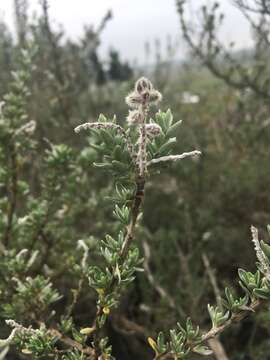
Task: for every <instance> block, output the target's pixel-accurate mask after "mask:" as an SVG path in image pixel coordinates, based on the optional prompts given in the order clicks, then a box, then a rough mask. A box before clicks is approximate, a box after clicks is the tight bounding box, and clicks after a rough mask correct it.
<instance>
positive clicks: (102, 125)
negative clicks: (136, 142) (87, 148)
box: [74, 122, 134, 159]
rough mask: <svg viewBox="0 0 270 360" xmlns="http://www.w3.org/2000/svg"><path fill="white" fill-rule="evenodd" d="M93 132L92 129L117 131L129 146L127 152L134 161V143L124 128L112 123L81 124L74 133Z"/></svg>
mask: <svg viewBox="0 0 270 360" xmlns="http://www.w3.org/2000/svg"><path fill="white" fill-rule="evenodd" d="M89 129H90V130H91V129H115V130H116V131H117V133H118V134H119V135H120V136H122V138H123V140H124V141H125V143H126V146H127V150H128V152H129V155H130V157H131V159H134V150H133V145H132V142H131V140H130V137H129V135H128V134H127V132H126V131H125V129H123V128H122V126H120V125H117V124H115V123H112V122H106V123H103V122H92V123H89V122H87V123H84V124H81V125H79V126H77V127H75V129H74V131H75V133H79V132H80V131H82V130H89Z"/></svg>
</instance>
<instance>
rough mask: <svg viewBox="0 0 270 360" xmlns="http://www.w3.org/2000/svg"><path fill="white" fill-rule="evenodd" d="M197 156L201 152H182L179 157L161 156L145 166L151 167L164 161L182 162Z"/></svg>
mask: <svg viewBox="0 0 270 360" xmlns="http://www.w3.org/2000/svg"><path fill="white" fill-rule="evenodd" d="M197 155H201V152H200V151H198V150H194V151H190V152H184V153H182V154H180V155H169V156H162V157H159V158H157V159H152V160H150V161H148V163H147V165H148V166H149V165H153V164H157V163H160V162H165V161H177V160H182V159H184V158H186V157H189V156H197Z"/></svg>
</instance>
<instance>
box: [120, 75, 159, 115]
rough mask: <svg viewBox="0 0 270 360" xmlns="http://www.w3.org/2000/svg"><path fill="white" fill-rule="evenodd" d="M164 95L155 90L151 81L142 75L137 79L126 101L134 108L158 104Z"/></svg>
mask: <svg viewBox="0 0 270 360" xmlns="http://www.w3.org/2000/svg"><path fill="white" fill-rule="evenodd" d="M161 99H162V96H161V94H160V92H159V91H157V90H155V89H154V87H153V85H152V83H151V81H149V80H148V79H147V78H145V77H142V78H140V79H139V80H137V81H136V83H135V87H134V90H133V91H132V92H131V93H130V94H129V95H128V96H127V97H126V103H127V104H128V106H130V107H131V108H133V109H138V108H139V107H140V105H144V106H146V105H150V104H157V103H158V102H159V101H161Z"/></svg>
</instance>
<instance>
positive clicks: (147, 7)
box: [0, 0, 251, 62]
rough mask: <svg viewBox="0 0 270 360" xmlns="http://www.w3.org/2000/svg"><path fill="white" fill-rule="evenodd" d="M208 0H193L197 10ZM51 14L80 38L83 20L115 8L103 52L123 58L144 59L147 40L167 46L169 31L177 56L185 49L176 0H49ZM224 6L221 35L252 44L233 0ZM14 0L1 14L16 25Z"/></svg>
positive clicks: (95, 19) (33, 5)
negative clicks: (111, 50)
mask: <svg viewBox="0 0 270 360" xmlns="http://www.w3.org/2000/svg"><path fill="white" fill-rule="evenodd" d="M207 1H208V2H210V1H209V0H192V1H190V2H191V3H192V7H193V8H194V9H195V10H196V9H197V8H198V7H199V6H200V5H203V4H204V3H206V2H207ZM29 3H30V9H31V12H33V11H37V12H38V10H39V6H38V4H39V0H29ZM49 3H50V10H49V11H50V16H51V19H52V20H53V22H54V24H55V26H56V25H58V24H61V25H62V26H63V27H64V29H65V30H66V34H67V35H68V36H69V37H70V38H72V39H77V38H79V37H80V35H81V34H82V31H83V25H84V24H94V25H97V24H98V23H99V21H100V20H101V19H102V17H103V15H104V14H105V13H106V11H107V10H108V9H112V11H113V19H112V20H111V21H110V22H109V23H108V24H107V27H106V29H105V30H104V32H103V34H102V39H101V40H102V45H101V48H100V54H101V55H102V56H106V54H107V53H108V50H109V48H110V47H114V48H116V49H118V50H119V51H120V53H121V55H122V57H123V58H124V59H128V60H129V61H133V60H134V59H135V58H136V59H138V60H139V62H143V61H144V60H145V52H144V46H145V45H144V44H145V41H146V40H147V41H149V42H150V43H151V44H154V42H155V39H156V38H159V39H160V40H161V44H162V45H161V47H163V48H165V46H166V38H167V36H168V35H170V36H171V37H172V39H179V41H180V45H179V51H178V56H181V53H182V52H183V51H184V47H183V45H182V44H181V38H180V27H179V19H178V16H177V13H176V7H175V0H50V1H49ZM220 3H221V5H222V9H223V10H224V12H225V13H226V14H227V19H226V22H225V26H224V28H223V31H222V34H221V37H222V40H223V41H224V42H226V43H228V42H230V41H235V42H236V43H237V44H238V47H239V48H243V47H246V46H250V44H251V39H250V33H249V31H248V25H247V23H246V21H245V20H244V19H243V17H242V16H241V15H240V14H239V11H238V10H236V9H235V8H234V7H233V6H232V5H231V1H230V0H221V1H220ZM12 6H13V0H1V2H0V16H1V17H4V19H5V21H6V22H7V23H8V24H9V26H10V27H11V28H13V29H14V21H13V10H12Z"/></svg>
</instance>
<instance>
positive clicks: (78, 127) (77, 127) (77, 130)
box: [74, 125, 80, 134]
mask: <svg viewBox="0 0 270 360" xmlns="http://www.w3.org/2000/svg"><path fill="white" fill-rule="evenodd" d="M74 132H75V133H76V134H78V133H79V132H80V125H79V126H76V127H75V129H74Z"/></svg>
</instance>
